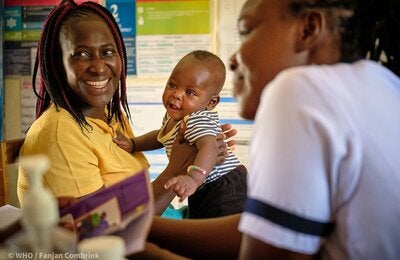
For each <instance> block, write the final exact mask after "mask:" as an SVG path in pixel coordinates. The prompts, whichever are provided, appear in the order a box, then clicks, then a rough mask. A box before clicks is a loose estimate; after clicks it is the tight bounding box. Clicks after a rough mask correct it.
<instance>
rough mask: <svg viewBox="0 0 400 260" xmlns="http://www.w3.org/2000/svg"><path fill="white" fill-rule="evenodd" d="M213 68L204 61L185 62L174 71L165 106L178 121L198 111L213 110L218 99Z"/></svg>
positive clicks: (169, 83)
mask: <svg viewBox="0 0 400 260" xmlns="http://www.w3.org/2000/svg"><path fill="white" fill-rule="evenodd" d="M213 70H214V68H213V66H212V65H210V63H204V62H202V61H193V60H192V59H188V60H184V61H181V62H179V63H178V65H177V66H176V67H175V68H174V70H173V71H172V74H171V76H170V77H169V79H168V82H167V85H166V86H165V89H164V94H163V104H164V106H165V108H166V109H167V113H168V114H169V115H170V116H171V117H172V118H173V119H174V120H176V121H178V120H182V119H183V118H184V117H185V116H186V115H188V114H191V113H193V112H195V111H198V110H205V109H208V110H209V109H212V108H213V107H214V106H215V105H216V103H218V98H217V102H216V103H214V101H213V100H215V99H216V98H215V97H218V87H219V85H218V83H217V82H216V79H215V76H214V75H215V72H214V73H213Z"/></svg>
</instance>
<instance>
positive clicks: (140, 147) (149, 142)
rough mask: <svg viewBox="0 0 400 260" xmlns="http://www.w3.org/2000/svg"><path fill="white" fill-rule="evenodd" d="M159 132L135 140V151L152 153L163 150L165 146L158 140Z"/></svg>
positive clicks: (152, 132) (149, 133)
mask: <svg viewBox="0 0 400 260" xmlns="http://www.w3.org/2000/svg"><path fill="white" fill-rule="evenodd" d="M158 132H159V130H153V131H151V132H148V133H145V134H143V135H141V136H137V137H135V138H133V146H134V148H133V150H134V151H136V152H137V151H150V150H156V149H159V148H162V147H163V145H162V144H161V143H160V142H159V141H158V140H157V135H158Z"/></svg>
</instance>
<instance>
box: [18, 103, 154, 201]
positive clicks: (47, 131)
mask: <svg viewBox="0 0 400 260" xmlns="http://www.w3.org/2000/svg"><path fill="white" fill-rule="evenodd" d="M86 120H87V121H88V123H89V124H90V125H91V127H92V129H88V130H86V129H85V128H81V127H80V126H79V124H78V123H77V121H76V120H75V119H74V118H73V117H72V116H71V115H70V114H69V112H68V111H66V110H64V109H62V108H59V109H58V110H57V109H56V107H55V106H54V105H51V106H50V107H49V109H47V110H46V111H45V112H44V113H43V114H42V115H41V116H40V117H39V118H38V119H37V120H36V121H35V122H34V123H33V124H32V126H31V127H30V129H29V131H28V133H27V136H26V138H25V143H24V145H23V146H22V148H21V151H20V156H24V155H32V154H45V155H47V156H48V157H49V159H50V169H49V170H48V172H47V173H45V175H44V180H43V182H44V186H45V187H47V188H49V189H50V190H51V191H52V193H53V194H54V195H55V196H72V197H81V196H84V195H87V194H90V193H92V192H94V191H96V190H98V189H100V188H101V187H102V186H106V187H107V186H109V185H111V184H113V183H116V182H118V181H121V180H123V179H125V178H126V177H128V176H131V175H133V174H135V173H137V172H139V171H140V170H143V169H144V168H145V169H147V168H148V167H149V164H148V161H147V159H146V158H145V156H144V155H143V153H141V152H135V153H133V154H131V153H128V152H126V151H125V150H123V149H121V148H119V147H118V146H117V145H116V144H115V143H114V142H113V140H112V138H113V137H114V136H116V134H115V131H116V130H119V131H121V132H122V133H124V134H125V135H126V136H128V137H130V138H133V137H134V135H133V132H132V128H131V126H130V124H129V123H127V124H126V125H127V127H126V129H125V130H123V129H122V126H121V124H119V123H117V122H116V121H113V122H111V123H110V125H108V124H107V123H105V122H104V121H102V120H100V119H94V118H89V117H87V118H86ZM125 121H127V119H126V118H125ZM27 181H28V180H27V177H26V174H25V173H24V172H23V170H22V169H20V170H19V176H18V187H17V191H18V197H19V200H20V201H21V200H22V197H23V194H24V192H26V190H27V188H28V182H27Z"/></svg>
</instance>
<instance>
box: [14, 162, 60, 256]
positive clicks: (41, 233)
mask: <svg viewBox="0 0 400 260" xmlns="http://www.w3.org/2000/svg"><path fill="white" fill-rule="evenodd" d="M19 164H20V167H21V168H22V169H23V170H24V172H25V173H26V175H27V176H28V180H29V190H28V191H27V192H26V194H25V195H24V197H23V201H22V226H23V228H24V230H25V232H26V235H27V239H28V241H29V245H30V247H31V250H32V252H37V253H43V254H49V253H51V252H52V251H53V242H52V233H53V230H54V228H55V226H56V225H57V223H58V220H59V213H58V204H57V200H56V199H55V197H54V196H53V195H52V193H51V192H50V191H48V190H47V189H45V188H44V187H43V183H42V178H43V174H44V173H45V172H46V171H47V169H48V168H49V164H50V163H49V159H48V158H47V157H46V156H45V155H33V156H26V157H21V158H20V161H19Z"/></svg>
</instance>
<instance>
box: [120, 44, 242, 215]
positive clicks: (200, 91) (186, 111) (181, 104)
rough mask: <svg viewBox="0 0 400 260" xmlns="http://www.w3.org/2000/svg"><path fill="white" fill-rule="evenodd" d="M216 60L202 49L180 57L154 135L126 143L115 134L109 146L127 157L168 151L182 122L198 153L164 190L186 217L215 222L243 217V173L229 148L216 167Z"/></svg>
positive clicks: (219, 73) (219, 66)
mask: <svg viewBox="0 0 400 260" xmlns="http://www.w3.org/2000/svg"><path fill="white" fill-rule="evenodd" d="M225 74H226V71H225V66H224V64H223V62H222V61H221V59H220V58H219V57H218V56H216V55H214V54H212V53H210V52H208V51H203V50H196V51H193V52H190V53H189V54H187V55H185V56H184V57H183V58H182V59H181V60H180V61H179V62H178V63H177V65H176V66H175V68H174V69H173V71H172V73H171V75H170V77H169V79H168V82H167V85H166V87H165V90H164V93H163V97H162V100H163V104H164V106H165V108H166V110H167V112H166V114H165V116H164V119H163V122H162V126H161V128H160V129H159V130H154V131H152V132H149V133H146V134H144V135H142V136H138V137H136V138H134V139H129V138H127V137H125V136H124V135H122V134H121V133H119V132H117V137H116V138H115V139H114V142H115V143H116V144H117V145H118V146H120V147H121V148H123V149H125V150H126V151H128V152H131V153H132V152H134V151H148V150H154V149H158V148H161V147H162V146H164V147H165V148H166V151H167V156H168V157H169V156H170V153H171V146H172V143H173V142H174V139H175V137H176V135H177V133H178V131H179V129H180V127H181V123H182V122H184V123H185V125H186V129H185V132H184V137H185V139H186V140H187V141H188V142H189V143H190V144H195V145H196V147H197V149H198V153H197V156H196V159H195V161H194V163H193V165H191V166H189V167H188V169H187V173H186V174H184V175H179V176H177V177H174V178H171V179H170V180H168V181H167V182H166V184H165V188H166V189H169V190H172V191H174V192H175V193H176V194H177V195H178V196H179V197H180V201H183V200H184V199H185V198H187V197H188V208H189V218H208V217H218V216H224V215H229V214H234V213H239V212H242V209H243V204H244V200H245V198H246V175H247V170H246V168H245V167H244V166H243V165H241V164H240V162H239V160H238V159H237V157H236V156H235V155H234V154H233V153H232V152H231V151H230V150H229V148H228V157H227V158H226V160H225V162H224V163H223V164H220V165H216V162H217V151H218V150H217V140H216V135H217V133H218V132H220V131H221V129H220V127H219V117H218V114H217V111H216V109H215V108H216V106H217V104H218V103H219V100H220V96H219V93H220V91H221V89H222V87H223V85H224V82H225Z"/></svg>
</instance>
